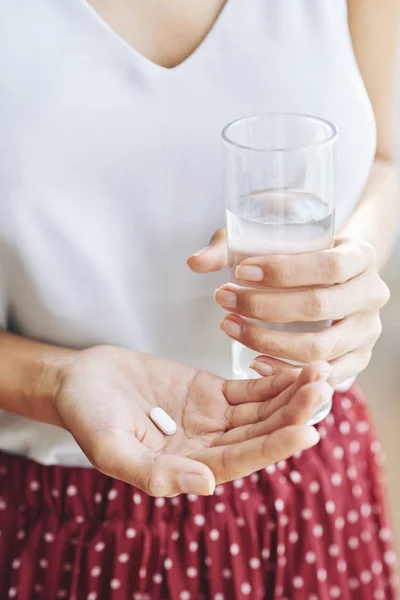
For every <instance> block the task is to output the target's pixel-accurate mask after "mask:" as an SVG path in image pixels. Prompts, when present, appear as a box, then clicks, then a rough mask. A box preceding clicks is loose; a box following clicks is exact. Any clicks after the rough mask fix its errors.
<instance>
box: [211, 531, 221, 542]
mask: <svg viewBox="0 0 400 600" xmlns="http://www.w3.org/2000/svg"><path fill="white" fill-rule="evenodd" d="M209 535H210V539H211V540H213V541H216V540H218V539H219V531H218V530H217V529H211V531H210V534H209Z"/></svg>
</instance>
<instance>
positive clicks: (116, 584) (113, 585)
mask: <svg viewBox="0 0 400 600" xmlns="http://www.w3.org/2000/svg"><path fill="white" fill-rule="evenodd" d="M119 587H121V582H120V580H119V579H111V581H110V588H111V589H112V590H117V589H118V588H119Z"/></svg>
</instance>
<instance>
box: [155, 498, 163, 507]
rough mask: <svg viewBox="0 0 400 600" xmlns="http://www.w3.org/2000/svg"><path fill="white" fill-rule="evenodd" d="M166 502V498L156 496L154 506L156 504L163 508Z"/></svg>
mask: <svg viewBox="0 0 400 600" xmlns="http://www.w3.org/2000/svg"><path fill="white" fill-rule="evenodd" d="M164 504H165V498H156V499H155V500H154V506H156V507H157V508H161V507H162V506H164Z"/></svg>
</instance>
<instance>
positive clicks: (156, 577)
mask: <svg viewBox="0 0 400 600" xmlns="http://www.w3.org/2000/svg"><path fill="white" fill-rule="evenodd" d="M153 581H154V583H156V584H157V585H159V584H160V583H162V575H161V573H154V575H153Z"/></svg>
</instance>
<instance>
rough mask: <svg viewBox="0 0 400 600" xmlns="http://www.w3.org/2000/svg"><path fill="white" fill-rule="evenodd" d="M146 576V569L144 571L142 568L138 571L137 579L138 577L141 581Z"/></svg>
mask: <svg viewBox="0 0 400 600" xmlns="http://www.w3.org/2000/svg"><path fill="white" fill-rule="evenodd" d="M146 575H147V571H146V569H145V568H144V567H142V568H141V569H140V570H139V577H140V578H141V579H144V578H145V577H146Z"/></svg>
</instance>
